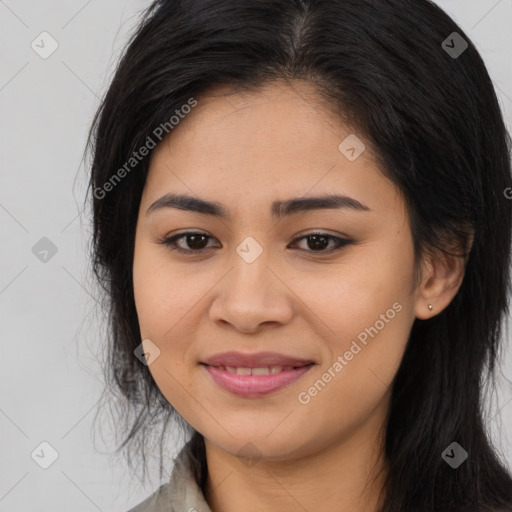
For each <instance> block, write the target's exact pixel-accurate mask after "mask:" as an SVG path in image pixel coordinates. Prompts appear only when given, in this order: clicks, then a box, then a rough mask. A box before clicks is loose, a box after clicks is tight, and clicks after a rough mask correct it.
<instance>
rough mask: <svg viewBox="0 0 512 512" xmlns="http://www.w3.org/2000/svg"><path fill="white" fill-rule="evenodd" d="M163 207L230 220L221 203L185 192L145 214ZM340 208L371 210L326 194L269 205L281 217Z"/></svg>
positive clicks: (156, 204) (169, 196)
mask: <svg viewBox="0 0 512 512" xmlns="http://www.w3.org/2000/svg"><path fill="white" fill-rule="evenodd" d="M165 208H176V209H179V210H187V211H192V212H196V213H202V214H204V215H212V216H215V217H219V218H221V219H226V220H231V214H230V212H229V210H228V209H227V208H226V207H225V206H223V205H222V204H220V203H218V202H215V201H206V200H204V199H199V198H197V197H193V196H189V195H185V194H165V195H164V196H162V197H161V198H160V199H157V200H156V201H155V202H154V203H153V204H152V205H151V206H150V207H149V208H148V209H147V211H146V215H147V214H149V213H152V212H155V211H157V210H162V209H165ZM341 208H344V209H350V210H355V211H372V210H371V208H369V207H368V206H366V205H365V204H363V203H361V202H359V201H358V200H357V199H354V198H352V197H348V196H344V195H338V194H328V195H323V196H312V197H296V198H292V199H287V200H286V201H274V202H273V203H272V206H271V213H272V217H274V218H276V219H282V218H283V217H286V216H289V215H292V214H295V213H300V212H306V211H312V210H323V209H341Z"/></svg>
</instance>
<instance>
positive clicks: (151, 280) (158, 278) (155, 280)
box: [133, 243, 205, 342]
mask: <svg viewBox="0 0 512 512" xmlns="http://www.w3.org/2000/svg"><path fill="white" fill-rule="evenodd" d="M148 245H149V244H147V243H141V244H136V248H135V254H134V263H133V289H134V297H135V305H136V309H137V316H138V320H139V325H140V328H141V334H142V336H143V337H149V338H152V337H154V338H155V339H156V340H160V341H161V342H164V338H165V335H166V333H168V336H172V328H173V326H174V325H175V324H177V323H178V322H179V321H180V319H182V318H183V317H184V316H185V315H186V314H187V313H188V312H189V311H190V310H191V309H192V307H193V305H194V303H196V302H197V300H198V297H200V293H201V291H203V293H204V289H205V286H202V285H201V283H200V282H198V280H197V279H193V278H190V277H188V276H186V275H184V273H183V272H180V270H179V269H173V268H172V266H170V265H169V261H168V259H167V258H166V255H165V249H160V248H158V250H155V249H154V248H152V247H149V246H148Z"/></svg>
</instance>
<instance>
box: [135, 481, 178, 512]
mask: <svg viewBox="0 0 512 512" xmlns="http://www.w3.org/2000/svg"><path fill="white" fill-rule="evenodd" d="M127 512H174V508H173V506H172V501H171V494H170V484H169V483H167V484H164V485H161V486H160V487H159V488H158V489H157V490H156V491H155V492H154V493H153V494H151V495H150V496H148V497H147V498H146V499H145V500H144V501H141V502H140V503H139V504H138V505H135V507H133V508H131V509H130V510H128V511H127Z"/></svg>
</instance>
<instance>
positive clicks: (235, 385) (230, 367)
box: [202, 352, 315, 398]
mask: <svg viewBox="0 0 512 512" xmlns="http://www.w3.org/2000/svg"><path fill="white" fill-rule="evenodd" d="M314 364H315V363H314V362H313V361H311V360H308V359H300V358H296V357H290V356H286V355H283V354H278V353H276V352H259V353H257V354H243V353H241V352H224V353H222V354H217V355H215V356H212V357H210V358H208V359H206V360H205V361H204V362H203V363H202V365H203V366H204V368H205V370H206V371H207V372H208V373H209V375H210V376H211V378H212V379H213V381H214V382H215V383H216V384H217V385H218V386H220V387H221V388H223V389H224V390H226V391H229V392H230V393H232V394H235V395H238V396H241V397H244V398H258V397H262V396H265V395H268V394H270V393H273V392H276V391H278V390H280V389H282V388H284V387H286V386H288V385H289V384H291V383H292V382H294V381H296V380H297V379H299V378H300V377H302V375H304V374H305V373H307V372H308V371H309V370H310V369H311V368H312V366H314Z"/></svg>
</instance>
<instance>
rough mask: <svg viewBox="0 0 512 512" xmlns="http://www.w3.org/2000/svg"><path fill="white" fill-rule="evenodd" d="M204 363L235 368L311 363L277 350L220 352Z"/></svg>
mask: <svg viewBox="0 0 512 512" xmlns="http://www.w3.org/2000/svg"><path fill="white" fill-rule="evenodd" d="M203 363H204V364H206V365H208V366H236V367H237V368H261V367H265V366H294V367H298V366H307V365H308V364H312V363H313V361H312V360H310V359H301V358H298V357H293V356H287V355H284V354H279V353H277V352H256V353H254V354H244V353H242V352H222V353H220V354H215V355H213V356H212V357H209V358H208V359H206V360H205V361H203Z"/></svg>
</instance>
